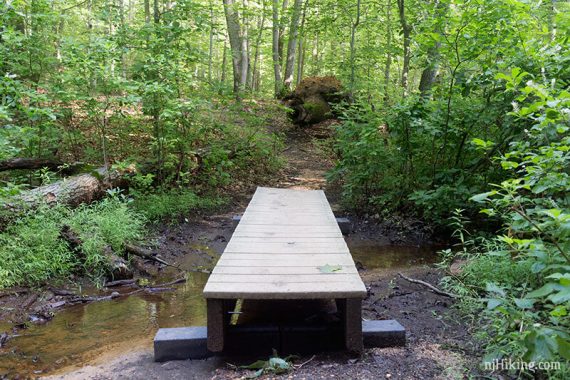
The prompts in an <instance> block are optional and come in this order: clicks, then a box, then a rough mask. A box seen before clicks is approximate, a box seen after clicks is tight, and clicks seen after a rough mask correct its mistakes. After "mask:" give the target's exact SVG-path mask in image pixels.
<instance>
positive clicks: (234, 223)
mask: <svg viewBox="0 0 570 380" xmlns="http://www.w3.org/2000/svg"><path fill="white" fill-rule="evenodd" d="M240 220H241V215H234V216H232V227H233V228H236V227H237V225H238V224H239V221H240Z"/></svg>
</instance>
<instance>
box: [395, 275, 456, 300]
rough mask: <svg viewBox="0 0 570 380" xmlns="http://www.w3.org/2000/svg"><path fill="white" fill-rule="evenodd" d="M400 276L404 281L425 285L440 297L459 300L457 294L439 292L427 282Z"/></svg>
mask: <svg viewBox="0 0 570 380" xmlns="http://www.w3.org/2000/svg"><path fill="white" fill-rule="evenodd" d="M398 276H400V277H402V278H403V279H404V280H406V281H408V282H411V283H413V284H418V285H423V286H425V287H426V288H429V289H431V290H432V291H433V292H434V293H436V294H439V295H440V296H446V297H449V298H457V296H456V295H455V294H452V293H448V292H444V291H443V290H439V289H438V288H436V287H435V286H433V285H432V284H429V283H427V282H425V281H422V280H416V279H415V278H409V277H406V276H404V275H403V274H401V273H398Z"/></svg>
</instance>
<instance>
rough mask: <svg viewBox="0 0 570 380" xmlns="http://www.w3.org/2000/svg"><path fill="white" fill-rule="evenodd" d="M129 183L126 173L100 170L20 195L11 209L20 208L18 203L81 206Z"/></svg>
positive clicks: (30, 205)
mask: <svg viewBox="0 0 570 380" xmlns="http://www.w3.org/2000/svg"><path fill="white" fill-rule="evenodd" d="M126 186H127V181H126V178H125V175H124V173H122V172H119V171H116V170H111V171H109V170H107V169H105V168H99V169H96V170H94V171H92V172H91V173H85V174H80V175H77V176H72V177H68V178H65V179H63V180H61V181H57V182H54V183H52V184H49V185H45V186H40V187H37V188H35V189H32V190H30V191H26V192H24V193H23V194H20V195H19V196H17V197H16V198H15V199H14V202H13V204H10V205H8V206H11V208H16V209H17V208H18V206H17V204H18V203H24V205H26V206H29V207H34V206H37V205H39V204H40V203H42V202H46V203H48V204H53V203H56V202H57V203H62V204H65V205H68V206H73V207H75V206H79V205H80V204H82V203H91V202H93V201H95V200H97V199H100V198H102V197H103V196H104V195H105V192H106V191H107V190H109V189H112V188H117V187H118V188H125V187H126Z"/></svg>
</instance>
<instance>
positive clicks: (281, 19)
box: [277, 0, 289, 67]
mask: <svg viewBox="0 0 570 380" xmlns="http://www.w3.org/2000/svg"><path fill="white" fill-rule="evenodd" d="M287 8H289V0H283V3H282V5H281V14H280V15H279V8H277V10H278V11H277V14H278V15H279V19H278V21H277V24H278V25H279V45H278V46H279V65H280V66H281V67H283V66H284V62H283V58H284V54H283V48H284V47H285V28H286V27H287V19H286V16H287Z"/></svg>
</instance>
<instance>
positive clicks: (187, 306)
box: [0, 233, 436, 377]
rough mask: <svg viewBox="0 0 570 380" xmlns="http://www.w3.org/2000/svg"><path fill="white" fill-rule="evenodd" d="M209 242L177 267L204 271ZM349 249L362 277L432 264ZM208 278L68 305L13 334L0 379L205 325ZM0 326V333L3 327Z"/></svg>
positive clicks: (418, 257) (375, 245)
mask: <svg viewBox="0 0 570 380" xmlns="http://www.w3.org/2000/svg"><path fill="white" fill-rule="evenodd" d="M210 234H211V233H210ZM213 235H215V236H211V238H213V241H212V242H213V246H214V247H215V248H212V246H210V245H207V244H204V243H202V244H200V245H197V244H196V243H194V242H191V243H190V244H184V242H179V243H178V244H179V245H182V246H184V245H186V248H187V249H188V250H189V251H191V253H187V254H186V255H182V256H181V257H179V259H178V261H177V264H180V265H181V266H182V267H186V268H187V269H190V268H192V267H196V266H197V265H199V266H200V267H207V266H208V265H210V266H211V265H212V264H213V262H215V258H216V256H219V255H220V254H221V252H222V250H223V246H225V242H226V241H227V238H226V237H225V236H224V235H226V234H213ZM204 239H205V237H202V238H201V239H200V237H199V238H198V240H199V241H200V240H202V241H203V240H204ZM171 240H174V241H175V240H176V239H175V238H172V239H171ZM348 244H349V247H350V250H351V252H352V254H353V257H354V260H355V261H356V262H357V265H358V266H359V267H360V268H361V269H362V274H363V275H364V277H365V278H367V277H368V278H370V277H378V276H384V275H386V274H387V273H393V272H394V271H397V270H400V269H408V268H414V267H420V266H423V265H425V264H430V263H433V262H434V261H435V259H436V255H435V253H434V251H435V248H434V247H429V246H428V247H421V248H419V247H413V246H387V245H383V243H382V242H375V241H372V240H361V239H358V238H349V239H348ZM172 275H173V274H172V273H171V272H169V271H166V272H165V273H162V274H159V275H158V277H157V278H156V279H155V281H156V282H157V283H160V282H164V281H167V280H170V279H171V278H172ZM207 279H208V274H205V273H193V272H187V281H186V282H185V283H184V284H181V285H178V286H177V288H176V290H175V291H169V292H162V293H157V294H146V293H141V294H136V295H132V296H129V297H124V298H119V299H116V300H109V301H100V302H94V303H91V304H87V305H75V306H72V307H69V308H67V309H65V310H63V311H62V312H60V313H58V314H56V315H55V317H54V318H53V320H51V321H49V322H47V323H45V324H40V325H35V324H31V325H30V327H28V328H26V329H22V330H19V331H18V334H17V336H15V337H13V338H12V339H11V340H10V341H9V342H8V343H7V345H6V347H5V348H3V349H2V350H0V374H3V375H5V376H7V377H15V376H18V375H20V376H24V377H26V376H42V375H46V374H52V373H62V372H65V370H69V369H72V368H77V367H80V366H82V365H84V364H86V363H90V362H101V361H104V360H106V359H107V358H113V357H116V356H118V355H120V354H122V353H125V352H127V351H129V350H136V349H144V348H149V347H152V338H153V336H154V334H155V332H156V331H157V330H158V328H160V327H179V326H192V325H205V323H206V304H205V300H204V299H203V297H202V289H203V287H204V285H205V283H206V281H207ZM119 290H120V289H119ZM0 327H1V328H0V330H1V329H7V328H9V327H10V326H0Z"/></svg>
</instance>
